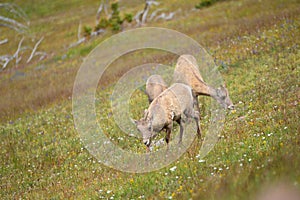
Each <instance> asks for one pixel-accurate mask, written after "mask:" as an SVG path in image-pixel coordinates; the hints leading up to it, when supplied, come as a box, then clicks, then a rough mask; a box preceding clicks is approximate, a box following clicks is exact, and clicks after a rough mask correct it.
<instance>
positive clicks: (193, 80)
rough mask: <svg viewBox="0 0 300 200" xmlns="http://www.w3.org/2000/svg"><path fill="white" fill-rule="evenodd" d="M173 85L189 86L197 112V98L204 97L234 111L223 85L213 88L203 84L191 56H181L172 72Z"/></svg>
mask: <svg viewBox="0 0 300 200" xmlns="http://www.w3.org/2000/svg"><path fill="white" fill-rule="evenodd" d="M173 82H174V83H184V84H187V85H189V86H190V87H191V88H192V89H193V92H194V95H195V96H196V103H197V110H198V111H199V105H198V104H199V103H198V98H197V97H198V96H199V95H205V96H211V97H212V98H214V99H215V100H216V101H217V102H218V103H219V104H221V106H222V107H223V108H227V109H230V110H233V109H234V105H233V103H232V101H231V99H230V97H229V93H228V90H227V89H226V87H225V85H223V86H221V87H219V88H213V87H212V86H209V85H208V84H207V83H205V82H204V80H203V78H202V76H201V75H200V72H199V69H198V65H197V61H196V59H195V58H194V57H193V56H192V55H181V56H180V57H179V58H178V60H177V64H176V67H175V71H174V77H173Z"/></svg>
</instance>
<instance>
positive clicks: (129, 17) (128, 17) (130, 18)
mask: <svg viewBox="0 0 300 200" xmlns="http://www.w3.org/2000/svg"><path fill="white" fill-rule="evenodd" d="M124 20H125V21H127V22H129V23H131V22H132V20H133V15H132V14H128V13H126V14H125V16H124Z"/></svg>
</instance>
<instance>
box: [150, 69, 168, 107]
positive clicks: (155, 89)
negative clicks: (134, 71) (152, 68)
mask: <svg viewBox="0 0 300 200" xmlns="http://www.w3.org/2000/svg"><path fill="white" fill-rule="evenodd" d="M166 89H167V84H166V83H165V81H164V80H163V78H162V77H161V76H160V75H156V74H155V75H152V76H150V77H149V78H148V79H147V82H146V94H147V96H148V100H149V103H151V102H152V101H153V100H154V99H155V98H156V97H157V96H158V95H160V94H161V93H162V92H163V91H164V90H166Z"/></svg>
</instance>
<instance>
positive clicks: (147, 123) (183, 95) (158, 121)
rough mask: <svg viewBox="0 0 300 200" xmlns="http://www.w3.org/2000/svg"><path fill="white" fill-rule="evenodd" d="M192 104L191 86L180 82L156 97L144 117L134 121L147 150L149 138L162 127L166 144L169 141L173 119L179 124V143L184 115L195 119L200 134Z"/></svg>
mask: <svg viewBox="0 0 300 200" xmlns="http://www.w3.org/2000/svg"><path fill="white" fill-rule="evenodd" d="M194 105H195V97H194V96H193V92H192V88H190V87H189V86H188V85H185V84H182V83H175V84H173V85H172V86H171V87H169V88H168V89H166V90H165V91H164V92H162V93H161V94H160V95H159V96H158V97H156V98H155V99H154V100H153V101H152V103H151V104H150V105H149V108H148V109H147V110H145V115H144V117H143V118H142V119H141V120H138V121H135V124H136V126H137V129H138V130H139V131H140V132H141V133H142V135H143V143H144V144H145V145H146V146H147V150H148V151H149V147H150V145H151V139H152V138H153V137H155V136H156V133H158V132H160V131H161V130H163V129H166V137H165V140H166V142H167V144H168V143H169V140H170V134H171V131H172V127H173V121H176V122H177V123H178V124H179V126H180V137H179V143H180V142H181V141H182V135H183V124H182V122H184V121H185V120H184V118H185V117H187V118H193V119H195V122H196V124H197V132H198V134H200V129H199V124H198V123H199V118H198V116H199V113H195V110H194ZM154 132H155V133H154Z"/></svg>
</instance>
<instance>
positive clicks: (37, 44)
mask: <svg viewBox="0 0 300 200" xmlns="http://www.w3.org/2000/svg"><path fill="white" fill-rule="evenodd" d="M43 39H44V37H41V39H40V40H39V41H38V42H37V43H36V44H35V45H34V48H33V49H32V52H31V54H30V56H29V58H28V60H27V62H26V63H29V62H30V61H31V59H32V58H33V56H35V51H36V50H37V48H38V46H39V45H40V43H41V42H42V41H43Z"/></svg>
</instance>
